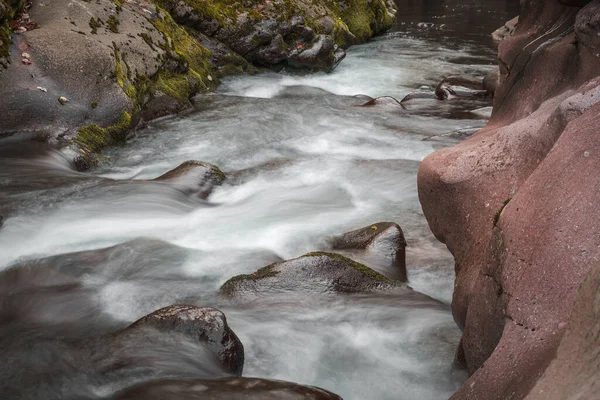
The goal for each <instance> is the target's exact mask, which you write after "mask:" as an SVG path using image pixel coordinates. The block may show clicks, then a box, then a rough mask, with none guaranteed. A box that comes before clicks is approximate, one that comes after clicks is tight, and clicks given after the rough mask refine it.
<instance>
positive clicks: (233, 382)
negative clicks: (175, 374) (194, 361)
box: [114, 378, 341, 400]
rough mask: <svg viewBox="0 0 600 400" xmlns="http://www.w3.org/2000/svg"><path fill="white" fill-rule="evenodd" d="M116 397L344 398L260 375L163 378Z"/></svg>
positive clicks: (127, 399) (195, 399) (138, 399)
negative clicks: (248, 376)
mask: <svg viewBox="0 0 600 400" xmlns="http://www.w3.org/2000/svg"><path fill="white" fill-rule="evenodd" d="M114 399H115V400H164V399H169V400H272V399H278V400H341V397H339V396H337V395H335V394H333V393H331V392H328V391H326V390H323V389H319V388H316V387H313V386H302V385H298V384H296V383H292V382H283V381H275V380H267V379H258V378H222V379H215V380H200V379H196V380H185V381H184V380H162V381H155V382H150V383H145V384H141V385H139V386H136V387H133V388H130V389H126V390H124V391H122V392H121V393H119V394H117V395H116V396H115V397H114Z"/></svg>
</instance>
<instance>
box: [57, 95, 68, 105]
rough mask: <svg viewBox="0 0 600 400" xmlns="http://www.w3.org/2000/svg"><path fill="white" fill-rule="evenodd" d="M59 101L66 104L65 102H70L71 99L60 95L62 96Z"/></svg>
mask: <svg viewBox="0 0 600 400" xmlns="http://www.w3.org/2000/svg"><path fill="white" fill-rule="evenodd" d="M58 102H59V103H60V104H65V103H68V102H69V99H67V98H66V97H63V96H60V97H59V98H58Z"/></svg>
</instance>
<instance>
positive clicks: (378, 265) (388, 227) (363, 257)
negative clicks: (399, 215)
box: [330, 222, 407, 282]
mask: <svg viewBox="0 0 600 400" xmlns="http://www.w3.org/2000/svg"><path fill="white" fill-rule="evenodd" d="M330 245H331V248H332V249H333V250H334V251H336V252H339V251H342V252H343V253H344V254H345V255H347V256H349V257H351V258H352V259H354V260H357V261H359V262H361V263H363V264H365V265H368V266H369V267H371V268H372V269H374V270H376V271H377V272H379V273H381V274H383V275H385V276H387V277H388V278H392V279H396V280H399V281H402V282H406V281H407V273H406V240H405V239H404V233H403V232H402V228H400V226H399V225H398V224H396V223H393V222H378V223H376V224H373V225H370V226H367V227H364V228H361V229H357V230H354V231H351V232H347V233H344V234H343V235H340V236H337V237H334V238H332V239H331V240H330Z"/></svg>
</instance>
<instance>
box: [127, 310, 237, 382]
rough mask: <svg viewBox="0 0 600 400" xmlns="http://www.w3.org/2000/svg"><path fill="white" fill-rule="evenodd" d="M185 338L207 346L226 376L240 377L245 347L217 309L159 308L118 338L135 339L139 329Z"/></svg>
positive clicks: (132, 325)
mask: <svg viewBox="0 0 600 400" xmlns="http://www.w3.org/2000/svg"><path fill="white" fill-rule="evenodd" d="M145 328H153V329H156V330H158V331H161V332H176V333H181V334H184V335H186V336H188V337H190V338H193V339H194V340H197V341H198V342H201V343H206V344H207V345H208V347H209V349H210V350H211V351H212V352H213V353H214V354H215V355H216V356H217V358H218V359H219V361H220V362H221V364H222V365H223V367H224V368H225V370H226V371H227V372H230V373H232V374H234V375H238V376H241V375H242V371H243V368H244V346H243V345H242V342H241V341H240V339H238V337H237V335H236V334H235V333H234V332H233V331H232V330H231V328H229V325H227V319H226V318H225V314H223V313H222V312H221V311H219V310H217V309H216V308H210V307H195V306H186V305H174V306H169V307H165V308H161V309H160V310H157V311H155V312H153V313H152V314H150V315H147V316H145V317H143V318H141V319H139V320H138V321H136V322H134V323H133V324H131V326H129V327H128V328H127V329H125V330H124V331H123V332H122V333H121V334H125V335H131V334H133V335H135V332H136V331H138V330H140V329H145Z"/></svg>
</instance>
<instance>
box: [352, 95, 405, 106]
mask: <svg viewBox="0 0 600 400" xmlns="http://www.w3.org/2000/svg"><path fill="white" fill-rule="evenodd" d="M374 106H391V107H397V108H405V107H404V106H403V105H402V102H400V101H398V100H396V99H395V98H393V97H391V96H382V97H376V98H374V99H371V100H369V101H367V102H366V103H365V104H363V105H361V107H374Z"/></svg>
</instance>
